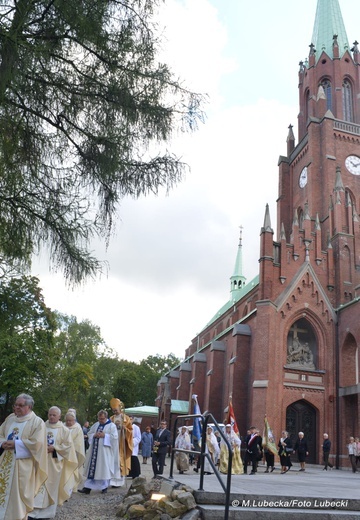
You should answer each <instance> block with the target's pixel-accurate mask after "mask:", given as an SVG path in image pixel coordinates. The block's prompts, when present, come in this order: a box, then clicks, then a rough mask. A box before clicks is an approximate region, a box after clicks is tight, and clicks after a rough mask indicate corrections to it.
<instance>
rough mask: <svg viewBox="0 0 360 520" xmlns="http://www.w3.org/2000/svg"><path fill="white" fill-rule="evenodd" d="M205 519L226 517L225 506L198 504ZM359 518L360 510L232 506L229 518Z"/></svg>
mask: <svg viewBox="0 0 360 520" xmlns="http://www.w3.org/2000/svg"><path fill="white" fill-rule="evenodd" d="M198 508H199V509H200V511H201V514H202V518H203V520H220V519H223V518H224V506H220V505H205V504H203V505H198ZM287 519H291V520H297V519H299V520H341V519H344V520H345V519H346V520H359V519H360V511H348V510H346V511H344V510H342V511H340V510H334V509H332V510H325V509H321V510H315V509H312V510H310V509H300V508H299V509H294V508H292V509H290V508H281V509H280V508H271V507H266V508H265V507H255V508H254V507H246V508H244V507H236V508H235V507H230V509H229V520H287Z"/></svg>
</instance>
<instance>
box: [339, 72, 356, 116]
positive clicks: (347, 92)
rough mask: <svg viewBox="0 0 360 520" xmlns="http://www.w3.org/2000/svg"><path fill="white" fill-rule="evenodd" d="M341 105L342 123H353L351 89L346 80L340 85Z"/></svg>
mask: <svg viewBox="0 0 360 520" xmlns="http://www.w3.org/2000/svg"><path fill="white" fill-rule="evenodd" d="M342 103H343V119H344V121H354V112H353V99H352V88H351V83H350V81H349V80H348V79H345V80H344V83H343V85H342Z"/></svg>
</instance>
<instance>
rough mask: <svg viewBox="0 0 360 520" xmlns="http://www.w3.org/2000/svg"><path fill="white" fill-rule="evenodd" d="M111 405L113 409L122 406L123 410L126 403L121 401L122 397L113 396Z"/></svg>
mask: <svg viewBox="0 0 360 520" xmlns="http://www.w3.org/2000/svg"><path fill="white" fill-rule="evenodd" d="M110 407H111V409H114V408H120V410H123V409H124V403H123V402H122V401H120V399H118V398H117V397H113V398H112V399H111V401H110Z"/></svg>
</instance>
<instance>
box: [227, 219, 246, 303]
mask: <svg viewBox="0 0 360 520" xmlns="http://www.w3.org/2000/svg"><path fill="white" fill-rule="evenodd" d="M242 229H243V228H242V226H240V239H239V245H238V250H237V255H236V261H235V267H234V272H233V275H232V276H231V278H230V292H231V294H232V295H233V296H232V299H234V298H236V294H237V291H239V290H241V289H242V287H243V286H244V285H245V282H246V278H245V276H244V275H243V265H242Z"/></svg>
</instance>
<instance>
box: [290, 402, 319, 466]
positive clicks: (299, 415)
mask: <svg viewBox="0 0 360 520" xmlns="http://www.w3.org/2000/svg"><path fill="white" fill-rule="evenodd" d="M286 429H287V431H288V432H289V436H290V438H291V440H292V442H293V446H294V445H295V442H296V441H297V439H298V433H299V432H304V436H305V439H306V441H307V445H308V449H309V456H308V457H306V462H309V463H310V464H316V462H317V457H316V454H317V452H318V450H317V449H316V439H317V437H316V410H315V408H314V407H313V406H311V405H310V404H309V403H307V402H306V401H297V402H296V403H293V404H291V405H290V406H288V407H287V409H286ZM294 460H296V459H294Z"/></svg>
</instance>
